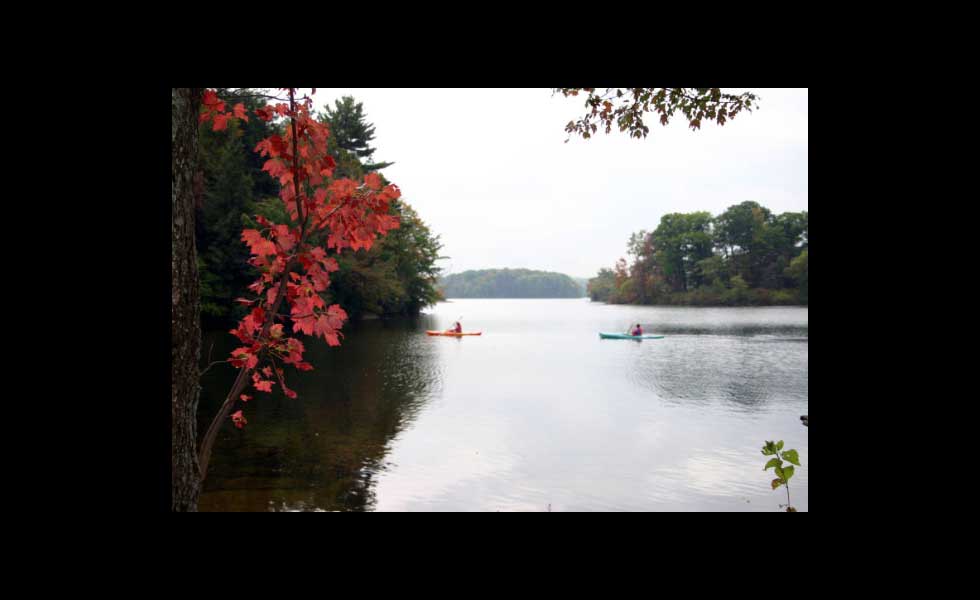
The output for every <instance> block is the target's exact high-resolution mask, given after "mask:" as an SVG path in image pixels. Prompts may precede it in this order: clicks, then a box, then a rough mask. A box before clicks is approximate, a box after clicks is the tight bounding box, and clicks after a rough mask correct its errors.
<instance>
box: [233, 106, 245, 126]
mask: <svg viewBox="0 0 980 600" xmlns="http://www.w3.org/2000/svg"><path fill="white" fill-rule="evenodd" d="M234 110H235V118H236V119H241V120H243V121H245V122H246V123H247V122H248V113H247V112H245V105H244V104H242V103H241V102H239V103H238V104H236V105H235V109H234Z"/></svg>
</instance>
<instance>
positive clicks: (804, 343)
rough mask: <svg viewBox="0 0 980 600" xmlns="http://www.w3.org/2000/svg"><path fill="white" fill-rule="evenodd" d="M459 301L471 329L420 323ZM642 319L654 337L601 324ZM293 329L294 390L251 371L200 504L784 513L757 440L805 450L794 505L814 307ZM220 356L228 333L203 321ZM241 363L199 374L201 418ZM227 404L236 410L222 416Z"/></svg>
mask: <svg viewBox="0 0 980 600" xmlns="http://www.w3.org/2000/svg"><path fill="white" fill-rule="evenodd" d="M460 317H461V322H462V324H463V329H464V330H465V331H482V332H483V335H482V336H479V337H464V338H449V337H430V336H427V335H425V333H424V331H425V330H426V329H446V328H448V327H450V326H451V325H452V323H453V321H455V320H456V319H457V318H460ZM635 323H642V324H643V328H644V331H645V333H654V334H664V335H666V336H667V337H666V338H664V339H658V340H643V341H636V340H610V339H604V340H600V339H599V335H598V334H599V332H600V331H606V332H616V331H619V332H622V331H625V330H626V329H627V328H628V326H629V325H630V324H635ZM344 333H345V335H346V337H345V338H344V339H343V340H342V346H340V347H338V348H330V347H328V346H327V345H326V344H325V343H324V342H323V341H322V340H315V341H314V340H313V339H312V338H308V337H305V336H300V339H302V340H303V342H304V343H305V345H306V348H307V351H306V359H307V360H308V361H309V362H311V363H312V364H313V365H314V366H315V370H314V371H309V372H296V371H295V370H294V369H292V368H288V369H287V370H286V378H287V379H286V383H287V385H288V386H289V387H290V388H292V389H294V390H296V392H297V393H298V394H299V397H298V398H297V399H295V400H290V399H289V398H286V397H284V396H283V395H282V392H281V389H280V386H279V385H278V384H277V385H275V386H274V387H273V393H272V394H267V393H263V392H256V391H254V389H252V388H249V391H247V392H246V393H248V394H249V395H251V396H253V399H252V400H251V401H250V402H248V403H247V404H246V405H245V406H244V414H245V417H246V418H247V419H248V426H247V427H245V428H244V429H242V430H238V429H236V428H235V427H234V426H233V425H232V423H230V422H229V423H227V424H226V425H225V426H224V427H223V428H222V430H221V433H220V434H219V436H218V440H217V442H216V444H215V447H214V454H213V456H212V459H211V465H210V469H209V473H208V478H207V480H206V481H205V484H204V491H203V493H202V495H201V499H200V510H201V511H488V512H496V511H504V512H506V511H537V512H545V511H548V510H551V511H554V512H558V511H761V512H776V511H779V510H782V509H781V508H780V506H779V505H780V504H785V503H786V492H785V489H784V488H779V489H778V490H775V491H773V490H772V489H771V487H770V481H771V480H772V479H773V478H774V477H775V475H773V474H772V470H771V469H770V470H769V471H763V466H764V465H765V463H766V460H767V459H768V457H765V456H763V455H762V454H761V452H760V449H761V447H762V446H763V444H764V443H765V441H766V440H784V441H785V448H786V449H789V448H795V449H797V450H798V451H799V456H800V460H801V462H802V465H803V466H802V467H797V468H796V473H795V475H794V477H793V478H792V479H791V480H790V486H789V488H790V495H791V499H792V504H793V506H795V507H796V508H797V509H798V510H800V511H801V512H802V511H807V510H808V474H809V448H808V439H809V437H808V433H809V430H808V428H807V427H804V426H803V425H802V423H801V422H800V418H799V417H800V415H804V414H809V401H808V398H809V392H808V383H807V380H808V351H809V350H808V349H809V329H808V309H807V308H806V307H766V308H688V307H651V306H623V305H607V304H601V303H594V302H590V301H589V300H588V299H584V298H583V299H560V300H558V299H554V300H552V299H541V300H538V299H534V300H525V299H520V300H517V299H514V300H509V299H494V300H487V299H458V300H452V301H449V302H443V303H440V304H438V305H436V306H434V307H430V308H429V309H428V310H427V311H426V312H425V314H423V315H421V316H420V317H418V318H416V319H399V320H390V321H380V320H374V321H361V322H357V323H350V324H348V325H347V326H345V327H344ZM212 343H213V344H214V350H213V352H214V358H213V360H216V359H219V358H225V357H227V354H228V352H229V351H230V350H231V349H233V348H235V347H237V346H238V345H240V344H239V343H238V340H237V339H235V338H234V337H233V336H231V335H230V334H228V333H227V332H226V331H219V332H207V333H206V334H205V338H204V344H203V349H202V353H203V355H204V356H205V357H206V356H207V353H208V349H209V347H210V346H211V345H212ZM236 373H237V371H236V370H235V369H234V368H232V367H230V366H228V365H218V366H215V367H213V368H212V369H211V370H210V371H209V372H208V373H207V374H206V375H205V376H204V378H203V379H202V386H203V388H204V389H203V391H202V393H201V408H200V413H201V415H200V418H199V421H198V423H199V424H198V435H199V436H200V435H202V434H203V432H204V431H205V430H206V428H207V426H208V424H209V422H210V419H211V418H212V416H213V415H214V413H215V411H216V410H217V408H218V406H219V405H220V403H221V401H222V400H223V398H224V395H225V394H226V393H227V392H228V390H229V388H230V387H231V384H232V382H233V380H234V377H235V375H236ZM229 421H230V419H229Z"/></svg>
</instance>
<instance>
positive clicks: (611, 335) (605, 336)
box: [599, 332, 665, 340]
mask: <svg viewBox="0 0 980 600" xmlns="http://www.w3.org/2000/svg"><path fill="white" fill-rule="evenodd" d="M664 337H665V336H662V335H646V334H644V335H629V334H626V333H602V332H599V339H600V340H605V339H609V340H662V339H663V338H664Z"/></svg>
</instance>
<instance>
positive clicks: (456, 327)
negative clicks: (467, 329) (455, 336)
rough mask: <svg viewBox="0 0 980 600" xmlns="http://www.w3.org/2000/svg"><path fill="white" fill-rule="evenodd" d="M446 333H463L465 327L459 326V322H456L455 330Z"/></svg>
mask: <svg viewBox="0 0 980 600" xmlns="http://www.w3.org/2000/svg"><path fill="white" fill-rule="evenodd" d="M446 333H463V326H462V325H460V324H459V321H456V323H455V324H453V328H452V329H450V330H449V331H447V332H446Z"/></svg>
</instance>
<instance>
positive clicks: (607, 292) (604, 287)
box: [586, 268, 616, 302]
mask: <svg viewBox="0 0 980 600" xmlns="http://www.w3.org/2000/svg"><path fill="white" fill-rule="evenodd" d="M615 287H616V275H615V274H614V273H613V272H612V269H605V268H603V269H599V273H598V275H596V276H595V277H593V278H592V279H590V280H589V283H588V287H587V288H586V289H587V292H588V294H589V298H590V299H591V300H592V301H593V302H608V301H609V298H610V297H611V296H612V294H613V290H614V288H615Z"/></svg>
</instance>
